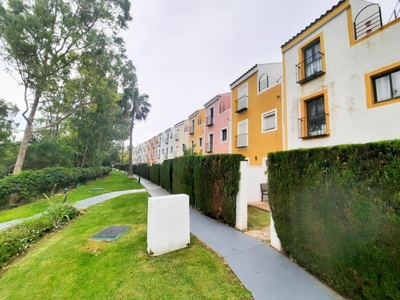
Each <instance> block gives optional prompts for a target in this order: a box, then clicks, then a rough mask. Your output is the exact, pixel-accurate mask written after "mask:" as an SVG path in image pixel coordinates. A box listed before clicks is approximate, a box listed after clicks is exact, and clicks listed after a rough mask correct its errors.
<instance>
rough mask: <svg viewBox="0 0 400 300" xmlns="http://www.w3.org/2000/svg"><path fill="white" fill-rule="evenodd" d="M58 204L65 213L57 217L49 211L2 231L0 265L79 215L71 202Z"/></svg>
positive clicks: (0, 234)
mask: <svg viewBox="0 0 400 300" xmlns="http://www.w3.org/2000/svg"><path fill="white" fill-rule="evenodd" d="M56 206H57V207H63V214H61V215H58V216H57V217H56V215H55V214H53V212H52V211H47V212H46V213H45V214H44V215H42V216H40V217H37V218H33V219H28V220H26V221H24V222H22V223H20V224H17V225H14V226H11V227H9V228H6V229H4V230H1V231H0V267H3V266H4V265H6V264H7V263H9V262H10V261H11V260H12V259H13V258H14V257H16V256H18V255H20V254H23V253H25V251H26V249H27V248H29V247H30V245H31V244H33V243H35V242H36V241H38V240H39V239H41V238H42V237H43V236H44V235H46V234H47V233H49V232H51V231H54V230H57V229H59V228H61V227H62V226H63V225H64V224H66V223H67V222H68V221H69V220H71V219H73V218H75V217H76V216H77V215H78V211H77V209H76V208H74V207H73V206H71V205H70V204H69V203H58V204H56ZM66 208H67V209H66Z"/></svg>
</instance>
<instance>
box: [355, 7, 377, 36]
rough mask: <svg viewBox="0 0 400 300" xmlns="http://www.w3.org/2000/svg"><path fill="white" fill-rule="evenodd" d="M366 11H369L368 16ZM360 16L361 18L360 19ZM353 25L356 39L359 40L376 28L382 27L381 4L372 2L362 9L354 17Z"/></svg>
mask: <svg viewBox="0 0 400 300" xmlns="http://www.w3.org/2000/svg"><path fill="white" fill-rule="evenodd" d="M374 10H375V11H374ZM366 13H368V16H367V17H365V14H366ZM359 17H360V18H361V20H358V19H359ZM353 26H354V39H355V40H358V39H360V38H362V37H364V36H366V35H368V34H370V33H371V32H372V31H374V30H375V29H378V28H380V27H382V14H381V7H380V6H379V4H376V3H372V4H370V5H367V6H366V7H364V8H363V9H362V10H360V12H359V13H358V14H357V16H356V17H355V18H354V23H353Z"/></svg>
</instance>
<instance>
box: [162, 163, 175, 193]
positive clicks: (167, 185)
mask: <svg viewBox="0 0 400 300" xmlns="http://www.w3.org/2000/svg"><path fill="white" fill-rule="evenodd" d="M173 162H174V160H173V159H167V160H164V161H163V163H162V165H161V166H160V185H161V187H162V188H164V189H166V190H167V191H168V192H170V193H172V178H173V176H172V170H173Z"/></svg>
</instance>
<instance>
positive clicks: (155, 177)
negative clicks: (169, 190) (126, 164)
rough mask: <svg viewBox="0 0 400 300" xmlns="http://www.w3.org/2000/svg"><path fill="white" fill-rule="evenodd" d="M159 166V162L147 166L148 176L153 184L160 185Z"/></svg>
mask: <svg viewBox="0 0 400 300" xmlns="http://www.w3.org/2000/svg"><path fill="white" fill-rule="evenodd" d="M160 166H161V165H159V164H153V165H151V166H149V168H150V170H149V178H150V181H151V182H153V183H154V184H157V185H160Z"/></svg>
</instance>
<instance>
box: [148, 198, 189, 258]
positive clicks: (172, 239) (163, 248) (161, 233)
mask: <svg viewBox="0 0 400 300" xmlns="http://www.w3.org/2000/svg"><path fill="white" fill-rule="evenodd" d="M189 244H190V222H189V196H188V195H184V194H180V195H170V196H162V197H150V198H149V206H148V211H147V252H148V253H149V254H150V255H152V256H157V255H161V254H164V253H168V252H171V251H174V250H178V249H181V248H185V247H187V246H189Z"/></svg>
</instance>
